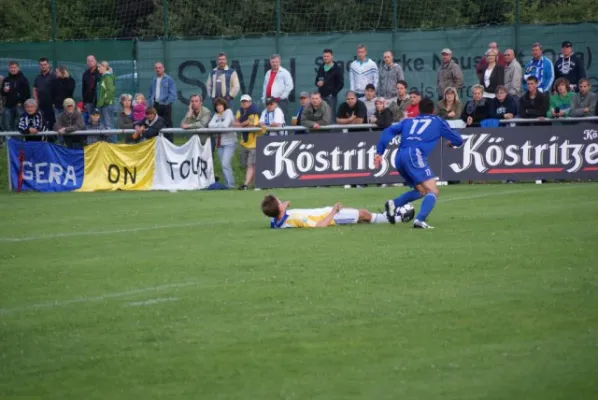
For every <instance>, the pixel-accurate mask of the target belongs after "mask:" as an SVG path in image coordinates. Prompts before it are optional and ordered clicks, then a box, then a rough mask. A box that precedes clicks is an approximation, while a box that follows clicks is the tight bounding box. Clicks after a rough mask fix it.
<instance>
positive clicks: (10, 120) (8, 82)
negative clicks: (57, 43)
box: [2, 61, 37, 131]
mask: <svg viewBox="0 0 598 400" xmlns="http://www.w3.org/2000/svg"><path fill="white" fill-rule="evenodd" d="M30 97H31V91H30V90H29V81H28V80H27V77H26V76H25V75H24V74H23V73H22V72H21V71H20V69H19V63H17V62H16V61H10V62H9V63H8V75H7V76H6V78H4V81H3V82H2V98H3V100H4V101H3V103H4V111H3V114H2V122H3V124H4V129H6V130H7V131H14V130H15V128H16V122H17V121H18V120H19V117H20V116H21V114H23V104H24V103H25V101H26V100H28V99H29V98H30ZM36 108H37V104H36Z"/></svg>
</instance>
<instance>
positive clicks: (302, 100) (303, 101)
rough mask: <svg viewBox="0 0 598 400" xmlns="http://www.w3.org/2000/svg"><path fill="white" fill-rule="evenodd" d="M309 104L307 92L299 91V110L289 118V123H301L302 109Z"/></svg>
mask: <svg viewBox="0 0 598 400" xmlns="http://www.w3.org/2000/svg"><path fill="white" fill-rule="evenodd" d="M308 105H309V93H307V92H301V93H300V94H299V110H297V114H295V115H294V116H293V118H292V119H291V125H301V117H302V116H303V110H305V107H307V106H308Z"/></svg>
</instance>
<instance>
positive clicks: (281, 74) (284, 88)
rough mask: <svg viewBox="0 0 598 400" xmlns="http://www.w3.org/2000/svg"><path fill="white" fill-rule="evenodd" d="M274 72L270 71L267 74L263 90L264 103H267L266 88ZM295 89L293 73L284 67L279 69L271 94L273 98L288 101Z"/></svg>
mask: <svg viewBox="0 0 598 400" xmlns="http://www.w3.org/2000/svg"><path fill="white" fill-rule="evenodd" d="M271 73H272V70H271V69H270V70H268V72H266V76H265V77H264V87H263V90H262V101H264V102H265V101H266V88H267V86H268V81H269V80H270V74H271ZM293 88H294V84H293V77H292V76H291V73H290V72H289V71H287V70H286V69H284V68H283V67H280V68H278V72H277V73H276V76H275V77H274V82H273V83H272V90H271V94H272V97H275V98H280V99H282V100H286V99H288V98H289V95H290V94H291V91H292V90H293Z"/></svg>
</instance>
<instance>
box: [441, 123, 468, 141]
mask: <svg viewBox="0 0 598 400" xmlns="http://www.w3.org/2000/svg"><path fill="white" fill-rule="evenodd" d="M442 122H443V124H442V129H441V130H440V136H442V137H443V138H445V139H447V140H450V142H451V144H452V145H453V146H455V147H459V146H461V145H462V144H463V138H462V137H461V135H460V134H459V132H457V131H455V130H454V129H452V128H451V127H450V126H449V125H448V124H447V123H446V122H445V121H442Z"/></svg>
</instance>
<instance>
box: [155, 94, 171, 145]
mask: <svg viewBox="0 0 598 400" xmlns="http://www.w3.org/2000/svg"><path fill="white" fill-rule="evenodd" d="M154 107H155V108H156V112H157V113H158V115H159V116H160V117H162V118H164V124H165V125H166V127H167V128H172V104H158V103H154ZM164 137H165V138H166V139H168V140H170V142H172V143H174V134H172V133H165V134H164Z"/></svg>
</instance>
